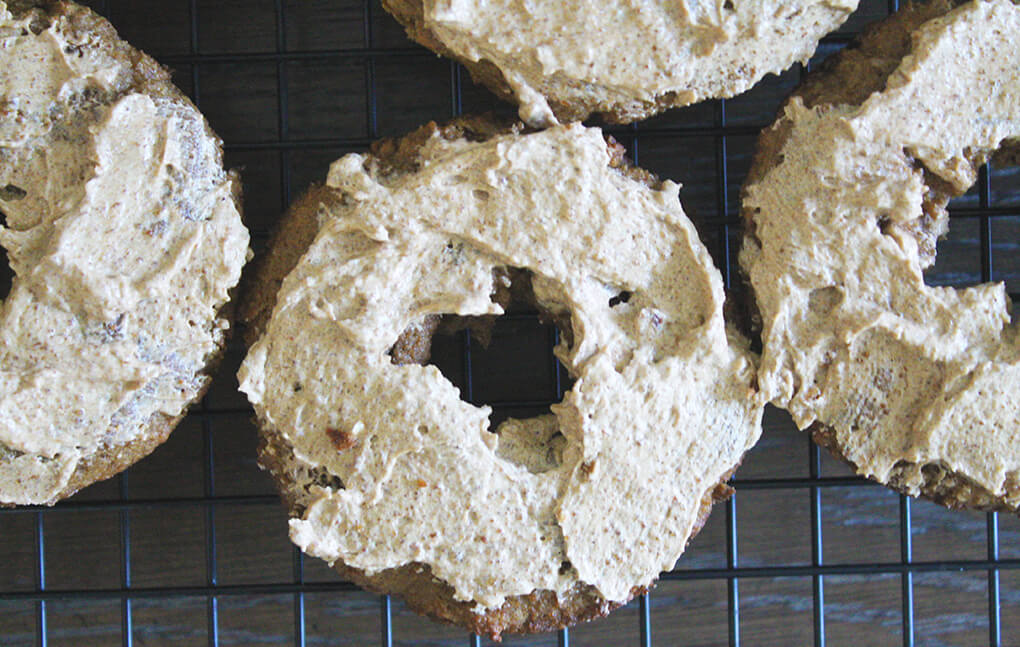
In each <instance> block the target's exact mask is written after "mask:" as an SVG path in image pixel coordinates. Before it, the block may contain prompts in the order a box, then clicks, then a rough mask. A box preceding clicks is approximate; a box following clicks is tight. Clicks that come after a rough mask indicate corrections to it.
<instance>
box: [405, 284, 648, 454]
mask: <svg viewBox="0 0 1020 647" xmlns="http://www.w3.org/2000/svg"><path fill="white" fill-rule="evenodd" d="M493 284H494V285H496V286H497V289H496V292H495V293H494V294H493V295H492V300H493V301H494V302H496V303H499V304H500V305H501V306H502V307H503V310H504V314H503V315H500V316H460V315H449V314H448V315H442V316H436V315H433V316H429V317H426V318H425V319H424V320H422V321H420V322H417V323H416V324H414V325H412V326H409V327H408V328H407V329H406V330H405V331H404V332H403V334H402V335H401V336H400V338H399V339H398V340H397V342H396V343H395V344H394V345H393V347H392V348H391V349H390V352H389V354H390V359H391V361H392V362H393V363H394V364H410V363H415V364H421V365H432V366H435V367H436V368H438V369H439V371H440V372H441V373H442V374H443V376H444V377H446V379H447V380H449V381H450V382H451V383H452V384H453V385H454V386H456V387H457V388H458V389H459V390H460V394H461V399H462V400H464V401H465V402H467V403H469V404H471V405H474V406H479V407H480V406H486V405H488V406H489V407H491V409H492V413H491V414H490V415H489V429H491V430H493V431H494V432H495V433H499V434H500V435H501V437H502V439H501V450H500V451H499V452H497V453H498V454H499V455H500V456H501V457H502V458H506V459H507V460H510V461H511V462H514V463H517V464H519V465H523V466H524V467H526V468H528V469H529V470H530V471H532V472H543V471H546V470H548V469H553V468H555V466H556V465H558V464H559V462H560V459H561V455H562V449H563V446H564V445H565V443H566V440H565V439H564V438H563V435H562V434H560V433H559V431H558V429H557V427H556V424H555V418H554V416H553V415H552V412H551V409H550V405H552V404H554V403H556V402H559V401H560V400H562V398H563V394H564V393H565V392H566V391H567V390H569V389H570V388H571V387H572V385H573V379H572V378H571V376H570V375H569V373H568V372H567V370H566V368H565V367H564V366H563V365H562V364H561V363H560V362H559V360H558V359H557V358H556V357H555V356H554V355H553V353H552V349H553V347H554V346H556V345H557V344H559V343H563V344H565V345H566V346H568V347H569V346H570V344H571V343H572V340H573V331H572V330H571V327H570V322H569V317H568V316H567V315H566V314H560V313H553V312H550V311H548V310H547V309H544V308H541V307H539V306H538V305H537V303H536V300H535V295H534V290H533V289H532V286H531V275H530V273H529V272H527V271H525V270H518V269H515V268H509V269H500V270H497V272H496V280H495V281H494V282H493ZM627 298H629V296H628V297H627ZM504 432H507V433H506V434H504ZM504 441H505V442H504ZM504 445H505V447H503V446H504ZM503 449H505V450H506V451H505V452H504V451H503Z"/></svg>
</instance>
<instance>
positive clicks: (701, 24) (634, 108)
mask: <svg viewBox="0 0 1020 647" xmlns="http://www.w3.org/2000/svg"><path fill="white" fill-rule="evenodd" d="M857 3H858V0H712V1H703V0H702V1H698V2H691V1H689V0H613V1H611V2H605V1H600V2H593V1H592V0H537V1H532V2H522V1H521V0H383V7H385V8H386V10H387V11H389V12H390V13H391V14H393V16H394V17H395V18H396V19H397V20H398V21H400V23H401V24H403V25H404V27H405V28H406V29H407V34H408V36H410V37H411V38H412V39H414V40H415V41H417V42H419V43H421V44H422V45H424V46H426V47H428V48H430V49H432V50H433V51H436V52H438V53H440V54H443V55H444V56H449V57H451V58H454V59H456V60H457V61H459V62H461V63H463V64H464V65H465V66H466V67H467V69H468V70H469V71H470V72H471V75H472V77H474V79H475V80H476V81H478V82H479V83H482V84H484V85H486V86H488V87H489V88H490V89H491V90H493V91H494V92H496V93H497V94H499V95H500V96H503V97H505V98H507V99H509V100H512V101H514V102H516V103H518V104H520V115H521V119H523V120H524V121H526V122H527V123H529V124H531V125H533V126H546V125H549V124H552V123H554V122H555V121H556V120H557V119H558V120H559V121H563V122H567V121H579V120H583V119H585V118H586V117H588V115H590V114H592V113H601V114H602V115H603V116H604V117H605V118H606V119H607V120H609V121H611V122H617V123H629V122H632V121H638V120H640V119H645V118H647V117H650V116H652V115H654V114H657V113H659V112H662V111H663V110H666V109H668V108H676V107H680V106H686V105H690V104H692V103H697V102H698V101H703V100H705V99H712V98H720V97H732V96H735V95H737V94H740V93H741V92H743V91H745V90H747V89H748V88H750V87H751V86H752V85H754V84H755V83H757V82H758V81H759V80H760V79H761V78H762V77H763V76H765V75H766V74H769V73H772V74H778V73H780V72H782V71H783V70H785V69H787V68H788V67H790V66H791V65H792V64H793V63H795V62H797V61H806V60H807V59H808V58H810V57H811V55H812V54H813V53H814V51H815V47H816V46H817V45H818V41H819V40H820V39H821V38H822V37H823V36H824V35H825V34H827V33H829V32H830V31H832V30H834V29H836V28H837V27H838V26H839V25H840V24H842V23H843V21H844V20H846V19H847V17H848V16H849V15H850V14H851V13H852V12H853V11H854V9H856V8H857Z"/></svg>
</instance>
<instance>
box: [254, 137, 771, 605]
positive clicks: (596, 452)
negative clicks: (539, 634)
mask: <svg viewBox="0 0 1020 647" xmlns="http://www.w3.org/2000/svg"><path fill="white" fill-rule="evenodd" d="M610 161H611V157H610V153H609V151H608V148H607V144H606V142H605V140H604V139H603V137H602V134H601V132H600V131H598V130H597V129H585V128H583V127H581V126H579V125H573V126H558V127H554V128H552V129H549V130H545V131H542V132H538V133H533V134H527V135H519V134H506V135H499V136H496V137H494V138H492V139H489V140H486V141H484V142H472V141H468V140H466V139H454V140H450V139H446V138H444V137H442V136H440V135H439V134H438V133H437V134H434V135H433V136H431V137H430V138H428V139H427V141H426V142H425V144H424V146H423V147H422V148H421V150H420V151H419V152H418V158H417V160H416V163H417V169H416V170H415V171H414V172H395V171H392V170H390V171H388V170H387V169H386V168H384V167H383V166H382V165H381V164H379V163H378V161H377V160H376V159H375V158H373V157H371V156H362V155H347V156H345V157H343V158H341V159H340V160H338V161H337V162H335V163H334V164H333V166H332V167H331V169H330V172H329V176H328V181H327V188H328V189H329V190H330V193H331V195H332V196H333V198H332V199H330V200H328V201H324V202H323V203H322V206H321V207H320V210H319V223H320V229H319V232H318V235H317V236H316V238H315V240H314V242H313V243H312V244H311V246H310V248H309V249H308V250H307V252H306V253H305V254H304V256H303V257H302V258H301V261H300V262H299V263H298V265H297V266H296V268H295V269H294V270H293V271H292V272H291V273H290V274H289V275H288V276H287V277H286V279H285V280H284V281H283V286H282V288H281V289H280V291H279V293H278V295H277V302H276V306H275V309H274V311H273V315H272V317H271V319H270V320H269V323H268V324H267V326H266V329H265V331H264V332H263V335H262V337H261V338H260V339H259V341H258V342H257V343H256V344H254V346H253V347H252V348H251V350H250V352H249V355H248V357H247V358H246V360H245V362H244V364H243V365H242V368H241V372H240V374H239V379H240V381H241V389H242V390H243V391H244V392H245V393H247V394H248V397H249V399H250V400H251V402H252V403H253V404H254V406H255V410H256V412H257V414H258V416H259V419H260V423H261V424H262V425H263V427H264V428H265V429H267V430H268V431H270V432H272V433H274V434H278V435H280V436H281V437H282V438H283V439H285V441H286V442H287V443H289V444H290V446H291V447H292V448H293V456H294V458H293V460H294V461H296V462H297V463H298V464H299V466H304V468H306V469H307V470H319V471H320V474H321V472H322V471H325V473H326V474H327V475H328V478H320V479H317V480H316V481H315V482H308V483H305V484H303V487H304V491H305V492H306V495H305V496H304V498H303V500H302V503H301V506H300V514H299V516H298V517H297V518H294V519H292V521H291V538H292V539H293V540H294V542H295V543H297V544H298V545H299V546H300V547H301V548H302V549H304V550H305V551H306V552H309V553H311V554H313V555H316V556H318V557H321V558H323V559H325V560H327V561H328V562H330V563H332V562H335V561H338V560H339V561H341V562H343V563H344V564H346V565H348V566H351V567H354V568H358V569H362V570H364V571H366V572H367V573H368V574H369V575H371V574H373V573H377V572H380V571H383V570H386V569H392V568H396V567H400V566H403V565H406V564H411V563H418V564H426V565H428V566H429V567H430V568H431V572H432V573H433V574H434V575H435V576H436V577H438V578H439V579H441V580H443V581H445V582H447V583H448V584H449V585H450V586H452V587H453V589H454V595H455V597H456V599H458V600H466V601H471V602H473V603H474V604H475V608H476V609H477V610H479V611H481V610H485V609H491V608H495V607H498V606H500V605H501V604H502V603H503V601H504V600H505V599H506V598H507V597H509V596H515V595H526V594H529V593H531V592H533V591H536V590H551V591H554V592H556V593H557V594H562V593H565V592H566V591H568V590H570V589H571V588H572V587H574V586H576V585H577V584H578V583H585V584H590V585H592V586H594V587H596V588H597V590H598V592H599V593H600V594H601V595H602V596H603V597H605V598H606V599H608V600H614V601H619V600H626V599H628V598H629V597H630V596H631V595H632V593H631V592H632V589H633V587H637V586H644V585H648V584H650V583H651V582H652V581H653V580H654V579H655V578H656V577H657V575H658V574H659V572H660V571H662V570H664V569H670V568H672V566H673V565H674V563H675V561H676V560H677V558H678V557H679V556H680V554H681V552H682V551H683V549H684V546H685V544H686V542H687V540H688V538H689V536H690V534H691V532H692V529H693V528H694V526H695V524H696V523H697V520H698V517H699V512H700V510H701V507H702V502H703V498H704V497H705V496H706V494H708V493H711V492H712V491H713V490H714V489H715V487H716V486H717V484H719V482H720V481H721V480H722V479H724V478H725V477H726V475H727V474H728V473H729V472H730V471H731V470H732V469H733V468H734V467H735V466H736V464H737V463H738V462H739V460H740V458H741V456H742V455H743V453H744V452H745V451H746V450H747V449H748V448H749V447H750V446H751V445H752V444H753V443H754V442H755V440H756V439H757V437H758V435H759V433H760V418H761V409H762V406H761V402H760V401H759V398H758V397H757V392H756V390H755V389H754V379H755V367H754V363H753V361H752V356H751V355H750V353H749V352H748V351H747V350H746V342H745V341H744V340H743V339H742V338H740V337H739V335H736V334H735V333H731V332H728V331H727V328H726V326H725V324H724V322H723V316H722V304H723V298H724V297H723V286H722V280H721V276H720V275H719V273H718V271H716V270H715V268H714V267H713V265H712V261H711V259H710V257H709V255H708V252H707V251H706V249H705V248H704V246H703V245H702V244H701V243H700V241H699V240H698V237H697V234H696V232H695V230H694V227H693V226H692V225H691V223H690V221H689V220H688V219H687V218H686V216H685V215H684V213H683V211H682V209H681V206H680V202H679V200H678V190H679V186H678V185H677V184H674V183H672V182H665V183H664V184H663V185H662V186H661V187H660V188H656V189H653V188H650V187H649V186H647V185H646V184H644V183H641V182H638V181H636V180H634V179H632V178H631V177H629V176H628V175H626V174H625V173H624V172H622V171H621V170H619V169H616V168H612V167H611V165H610ZM504 268H519V269H524V270H527V271H529V272H530V273H531V280H532V286H533V288H534V293H535V297H536V299H537V300H538V302H539V303H540V304H541V306H542V307H543V308H545V309H546V310H548V311H550V312H552V313H554V314H556V315H557V316H561V315H566V316H569V320H570V322H571V324H570V325H571V331H570V332H571V334H569V335H565V336H564V337H565V339H566V338H567V337H569V338H570V339H571V342H567V341H564V342H563V343H561V344H560V345H559V346H558V347H557V349H556V353H557V355H558V357H559V358H560V359H561V361H562V362H563V363H564V365H565V366H566V367H567V369H568V370H569V371H570V373H571V374H572V375H573V376H574V377H575V378H576V382H575V385H574V387H573V389H571V391H570V392H569V393H568V394H567V395H566V396H565V398H564V400H563V401H562V402H561V403H559V404H557V405H553V407H552V414H551V415H546V416H540V417H537V418H532V419H528V420H514V419H511V420H508V421H506V422H504V423H503V424H502V425H500V427H499V428H498V429H490V426H489V420H488V416H489V413H490V411H491V410H490V408H489V407H487V406H483V407H476V406H473V405H470V404H468V403H466V402H464V401H463V400H462V399H461V397H460V394H459V392H458V390H457V389H456V388H455V387H454V386H453V385H452V384H451V383H450V382H449V381H448V380H447V379H446V378H445V377H443V375H442V374H441V373H440V372H439V370H438V369H437V368H435V367H433V366H427V365H426V366H421V365H417V364H411V365H396V364H394V363H392V362H391V358H390V357H389V356H388V354H387V352H388V350H389V349H390V347H391V346H392V345H393V344H394V342H395V341H396V340H397V339H398V337H399V336H400V334H401V332H402V331H404V330H405V329H406V328H408V326H411V325H414V324H416V323H417V322H420V321H421V320H422V319H423V318H425V317H427V316H429V315H437V314H459V315H485V314H499V313H501V308H500V306H498V305H497V304H496V303H494V302H493V300H492V298H491V295H492V293H493V292H494V287H495V286H494V281H495V280H498V278H494V277H498V276H499V270H501V269H504ZM494 271H495V274H494ZM621 292H628V293H630V296H629V299H626V300H618V299H614V297H617V295H619V294H620V293H621ZM618 301H619V302H618Z"/></svg>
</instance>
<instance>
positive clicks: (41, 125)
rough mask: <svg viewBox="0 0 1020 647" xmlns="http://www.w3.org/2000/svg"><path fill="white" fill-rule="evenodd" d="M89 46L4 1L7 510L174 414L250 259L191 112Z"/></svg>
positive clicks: (85, 36) (2, 349)
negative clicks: (9, 273)
mask: <svg viewBox="0 0 1020 647" xmlns="http://www.w3.org/2000/svg"><path fill="white" fill-rule="evenodd" d="M36 29H38V27H36ZM93 38H96V36H94V35H92V34H89V33H76V30H74V29H72V28H71V27H70V26H69V25H68V24H67V19H66V18H60V19H57V20H56V22H54V24H53V25H52V26H51V27H50V28H47V29H44V30H42V31H40V32H39V33H38V34H36V33H35V30H33V28H32V26H30V24H29V16H26V17H24V18H20V19H16V18H15V17H14V16H13V14H12V13H11V12H10V11H9V10H8V8H7V5H6V4H5V3H4V2H2V1H0V212H2V213H3V214H5V224H4V226H2V227H0V244H2V245H3V247H4V248H5V249H6V250H7V257H8V259H9V261H10V265H11V267H12V269H13V270H14V272H15V273H16V278H15V279H14V284H13V287H12V289H11V292H10V294H9V295H8V296H7V298H6V299H5V300H4V302H3V307H2V310H0V357H2V364H0V366H2V368H0V502H3V503H16V504H28V503H52V502H53V501H54V499H55V498H56V497H57V495H58V494H59V493H60V492H62V491H63V489H64V487H65V486H66V485H67V483H68V479H69V477H70V476H71V474H72V473H73V472H74V470H75V469H76V467H77V466H78V465H79V463H80V462H81V461H82V460H84V459H86V458H87V457H88V456H89V455H90V454H92V453H94V452H95V451H96V449H97V448H99V447H101V446H104V447H114V446H118V445H122V444H124V443H126V442H128V441H130V440H131V439H132V438H134V437H136V436H137V435H138V434H139V433H140V432H142V431H143V430H144V429H145V428H146V427H147V426H148V424H149V423H150V421H151V420H152V419H153V417H154V416H156V415H158V414H164V415H166V416H170V417H175V416H177V415H179V414H180V413H181V412H182V410H183V408H184V407H185V406H186V405H187V403H188V402H189V401H191V400H192V399H193V398H194V397H195V396H196V395H197V394H198V392H199V390H200V389H201V388H202V387H203V386H204V384H205V382H206V380H207V379H208V378H207V377H206V376H204V375H202V374H201V373H202V371H203V368H204V366H205V364H206V363H207V362H208V360H209V359H210V357H211V356H212V355H214V354H215V353H216V351H217V349H218V348H219V347H220V345H221V343H222V341H223V335H224V331H225V329H226V328H227V322H226V321H225V320H223V319H220V318H218V317H217V310H218V309H219V307H220V306H221V305H222V304H223V303H224V302H225V301H226V300H227V290H228V289H229V288H231V287H233V286H234V285H235V284H236V283H237V281H238V279H239V276H240V271H241V266H242V265H243V264H244V261H245V258H246V254H247V243H248V234H247V232H246V230H245V229H244V227H243V226H242V224H241V220H240V217H239V214H238V211H237V208H236V206H235V204H234V200H233V197H232V187H233V179H232V178H231V177H230V176H229V175H228V174H227V173H226V172H225V171H224V170H223V167H222V164H221V155H220V152H219V149H218V141H217V140H216V138H215V137H214V136H213V135H212V134H211V133H210V132H209V131H208V129H207V127H206V125H205V123H204V121H203V119H202V117H201V115H200V114H199V113H198V111H197V110H195V108H194V107H193V106H191V104H190V103H188V102H187V101H186V100H185V99H183V98H169V97H153V96H148V95H146V94H140V93H137V92H135V91H132V90H131V87H132V85H133V84H134V83H136V82H137V80H136V79H135V76H134V74H135V72H134V71H133V70H132V67H131V65H130V62H129V61H126V60H124V57H123V56H114V54H113V51H112V50H111V48H109V47H106V46H105V45H104V44H102V43H98V42H93V41H92V40H91V39H93Z"/></svg>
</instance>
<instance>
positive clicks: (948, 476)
mask: <svg viewBox="0 0 1020 647" xmlns="http://www.w3.org/2000/svg"><path fill="white" fill-rule="evenodd" d="M968 1H969V0H932V1H931V2H928V3H918V2H909V3H907V4H904V5H903V6H902V7H901V8H900V10H899V11H898V12H896V13H895V14H892V15H890V16H889V17H888V18H886V19H884V20H881V21H878V22H875V23H872V24H870V25H868V26H867V27H866V28H865V29H864V30H863V31H862V32H861V34H860V36H858V37H857V39H855V40H854V42H853V43H851V44H850V45H848V46H847V47H846V48H844V49H843V50H841V51H839V52H837V53H835V54H833V55H832V56H830V57H829V58H827V59H826V60H825V61H824V62H823V63H822V64H821V66H820V67H819V68H818V69H816V70H813V71H811V72H810V73H808V75H807V76H806V77H805V79H804V80H803V82H802V83H801V84H800V85H798V86H797V87H796V88H795V89H794V91H793V92H792V93H791V95H790V96H789V97H787V99H786V100H785V101H784V102H783V104H782V105H781V106H780V108H779V111H778V113H777V119H776V121H775V122H774V123H773V124H772V125H770V126H768V127H767V128H765V129H764V130H763V131H762V132H761V135H760V136H759V138H758V145H757V150H756V152H755V155H754V158H753V160H752V163H751V168H750V170H749V172H748V176H747V179H746V180H745V182H744V185H743V188H742V189H741V196H742V198H743V197H746V195H747V189H748V187H749V186H751V185H752V184H754V183H756V182H758V181H760V180H761V179H762V178H764V177H765V176H766V175H767V174H768V172H769V171H770V170H771V169H772V168H773V167H774V166H777V165H778V164H779V161H780V159H781V155H782V150H783V147H784V146H785V144H786V141H787V140H788V138H789V135H790V131H791V128H792V126H791V124H790V123H789V121H787V120H786V119H785V117H784V116H783V115H784V111H785V109H786V106H787V105H788V104H789V103H790V102H791V101H793V100H794V99H795V98H798V97H799V98H800V99H802V100H803V101H804V105H805V106H806V107H808V108H819V109H822V110H824V109H826V108H827V107H830V106H836V105H854V106H858V105H861V104H862V103H863V102H864V101H865V100H866V99H867V98H868V97H869V96H870V95H871V94H872V93H873V92H878V91H881V90H883V89H884V88H885V84H886V81H887V79H888V78H889V76H890V75H891V74H892V73H893V71H895V69H896V68H897V67H898V66H899V64H900V62H901V61H902V59H903V58H904V57H905V56H907V55H908V54H909V53H910V52H911V50H912V34H913V32H914V31H915V30H916V29H917V28H919V27H920V26H921V25H923V24H924V23H926V22H928V21H930V20H934V19H936V18H939V17H941V16H944V15H945V14H947V13H949V12H950V11H952V10H953V9H955V8H957V7H959V6H961V5H964V4H967V2H968ZM993 157H994V158H995V159H999V158H1002V159H1008V160H1010V161H1012V162H1013V163H1017V161H1020V150H1012V149H1008V148H1004V149H1002V150H1000V151H998V152H997V153H996V154H995V155H994V156H993ZM987 161H988V160H987V159H982V158H973V159H971V160H970V162H971V163H972V164H974V165H975V167H977V166H981V165H982V164H984V163H985V162H987ZM925 180H926V183H927V184H928V185H929V187H930V188H931V189H932V195H931V196H927V197H926V198H925V208H926V209H925V210H926V212H928V210H929V209H934V210H937V211H938V212H939V215H940V214H941V213H942V212H944V210H945V204H946V203H948V201H949V199H950V198H952V197H955V195H956V193H955V192H954V191H952V190H951V188H950V187H949V185H948V184H947V183H945V182H942V181H941V180H939V179H938V178H936V177H934V176H932V175H931V174H930V173H927V172H925ZM937 219H938V215H936V216H934V217H932V218H931V219H926V220H925V222H924V224H925V225H927V227H922V228H921V229H920V230H919V231H917V232H916V233H917V236H918V239H919V246H920V248H921V250H922V254H927V255H928V256H930V257H931V259H932V260H934V252H935V244H936V242H937V239H938V238H939V237H940V236H941V234H942V232H940V231H939V229H938V226H937V224H936V221H937ZM741 220H742V222H743V225H744V232H745V233H744V236H745V241H746V239H748V238H750V239H751V240H753V241H755V244H757V240H756V238H755V234H754V231H755V223H754V213H753V212H752V211H751V210H749V209H746V208H742V210H741ZM741 279H742V280H741V283H742V284H743V285H744V290H745V292H746V295H747V298H748V300H749V301H748V304H747V309H748V311H749V312H750V313H751V315H750V317H751V322H752V326H753V328H754V330H755V331H756V332H757V333H760V331H761V328H762V320H761V314H760V311H759V310H758V306H757V302H756V299H755V296H754V287H753V286H752V285H751V282H750V278H749V277H748V275H747V272H746V271H745V270H744V268H743V266H741ZM806 431H807V432H808V433H809V434H810V435H811V439H812V441H813V442H814V443H815V444H817V445H818V446H819V447H822V448H823V449H826V450H828V452H829V453H830V454H831V455H832V456H833V457H834V458H836V459H837V460H840V461H842V462H843V463H845V464H847V465H849V466H850V467H851V468H852V469H853V470H854V472H855V473H857V474H859V473H860V470H859V469H858V466H857V464H856V463H854V462H853V461H852V460H851V459H850V458H848V453H849V452H848V450H847V448H846V446H845V445H844V444H841V443H840V442H839V440H838V438H837V434H836V430H835V429H834V428H832V427H830V426H828V425H825V424H823V423H821V422H815V423H813V424H812V425H810V426H809V427H808V428H807V429H806ZM918 474H919V475H921V477H922V482H921V485H920V487H911V486H910V485H908V483H909V481H908V480H907V479H908V477H911V476H912V477H915V478H916V475H918ZM868 479H869V480H871V481H874V482H876V483H879V484H881V485H884V486H886V487H889V488H891V489H892V490H895V491H896V492H899V493H901V494H905V495H908V496H920V497H923V498H925V499H928V500H930V501H933V502H935V503H937V504H939V505H942V506H945V507H947V508H950V509H953V510H963V509H974V510H987V511H1002V512H1016V511H1017V506H1016V505H1015V504H1010V503H1009V501H1008V500H1007V496H1005V495H1001V496H1000V495H996V494H994V493H993V492H991V491H990V490H988V489H987V488H985V487H982V486H981V485H979V484H977V483H976V482H974V481H973V480H972V479H970V478H968V477H967V476H965V475H963V474H961V473H959V472H956V471H953V470H952V469H950V468H949V467H948V466H946V465H944V464H942V463H924V464H922V463H912V462H908V461H900V462H898V463H897V464H896V465H894V466H893V469H892V471H891V473H890V477H889V479H888V482H886V481H882V480H879V479H877V478H874V477H871V476H869V477H868Z"/></svg>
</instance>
